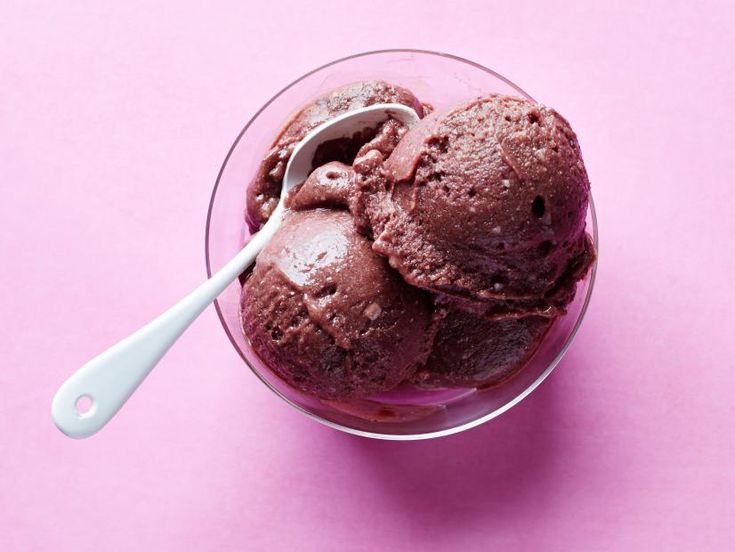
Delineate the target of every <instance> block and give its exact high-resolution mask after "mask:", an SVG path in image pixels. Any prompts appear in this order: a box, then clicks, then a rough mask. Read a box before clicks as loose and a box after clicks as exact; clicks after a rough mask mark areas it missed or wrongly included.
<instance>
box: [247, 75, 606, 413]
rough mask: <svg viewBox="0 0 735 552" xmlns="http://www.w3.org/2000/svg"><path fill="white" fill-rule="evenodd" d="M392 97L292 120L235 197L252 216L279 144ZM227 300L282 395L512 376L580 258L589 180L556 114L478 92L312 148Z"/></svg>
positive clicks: (381, 93) (354, 392) (474, 383)
mask: <svg viewBox="0 0 735 552" xmlns="http://www.w3.org/2000/svg"><path fill="white" fill-rule="evenodd" d="M386 102H399V103H403V104H405V105H410V106H412V107H413V108H414V109H415V110H416V111H417V113H418V114H419V116H423V115H424V114H425V113H428V110H426V111H425V110H424V108H423V107H422V104H421V103H420V102H419V100H418V99H416V97H415V96H413V94H411V92H409V91H408V90H405V89H403V88H400V87H398V86H394V85H391V84H388V83H385V82H380V81H374V82H366V83H357V84H352V85H348V86H345V87H342V88H339V89H337V90H335V91H334V92H332V93H330V94H327V95H325V96H322V97H320V98H318V99H317V100H315V101H314V102H312V103H311V104H309V105H308V106H307V107H306V108H304V109H302V110H301V111H300V112H298V113H297V114H296V115H295V116H294V117H293V118H292V119H291V120H290V122H289V123H288V124H287V125H286V127H284V130H282V131H281V133H280V134H279V135H278V137H277V138H276V140H275V142H274V146H273V148H272V149H271V151H270V152H269V153H268V154H267V155H266V157H265V159H264V161H263V164H262V166H261V168H260V170H259V172H258V174H257V176H256V178H255V180H254V182H253V183H252V185H251V186H250V188H249V189H248V220H249V222H250V223H251V225H253V226H255V227H257V226H259V225H260V224H262V223H263V222H264V221H265V220H267V217H268V215H269V214H270V212H271V211H272V209H273V207H274V206H275V204H276V202H277V200H278V197H279V195H280V184H281V178H282V177H283V171H284V169H285V165H286V163H287V161H288V159H289V156H290V154H291V151H292V149H293V146H294V145H295V144H296V143H297V142H298V140H300V139H301V138H302V137H303V136H304V134H305V133H306V132H307V131H308V130H309V129H311V128H313V127H315V126H316V125H318V124H320V123H322V122H324V121H325V120H328V119H329V118H330V117H334V116H335V115H338V114H340V113H343V112H345V111H348V110H351V109H355V108H359V107H363V106H366V105H371V104H374V103H386ZM313 165H314V167H315V168H314V170H313V172H312V173H311V175H310V176H309V178H308V179H307V181H306V182H305V183H304V184H303V185H302V186H300V187H299V188H297V189H296V190H295V191H294V192H292V194H291V196H290V197H289V198H287V203H286V206H287V208H288V210H289V211H288V213H289V214H288V215H287V218H286V220H285V222H284V224H283V225H282V227H281V228H280V229H279V230H278V232H277V233H276V235H275V237H274V238H273V239H272V240H271V242H270V243H269V244H268V245H267V246H266V248H265V249H264V250H263V252H261V254H260V255H259V256H258V259H257V261H256V265H255V268H254V270H253V272H252V274H251V276H250V277H249V278H248V279H247V280H246V281H245V284H244V287H243V296H242V321H243V330H244V332H245V334H246V336H247V337H248V338H249V339H250V341H251V343H252V345H253V348H254V349H255V351H256V352H257V353H258V354H259V355H260V356H261V357H262V358H263V360H264V361H265V362H266V363H267V364H268V366H270V368H271V369H272V370H273V371H274V372H275V373H277V374H278V375H279V376H281V377H282V378H283V379H284V380H286V381H287V382H288V383H290V384H291V385H292V386H294V387H296V388H298V389H300V390H302V391H304V392H306V393H309V394H312V395H315V396H318V397H321V398H324V399H330V400H332V399H336V400H341V399H354V398H365V397H370V396H374V395H376V394H379V393H381V392H384V391H388V390H390V389H392V388H394V387H396V386H397V385H399V384H400V383H402V382H408V383H412V384H415V385H419V386H421V387H456V386H460V387H488V386H494V385H498V384H501V383H502V382H504V381H506V380H507V379H508V378H510V377H512V376H513V375H514V374H516V373H517V372H518V371H519V370H520V369H521V368H522V367H523V366H524V365H525V363H526V362H527V361H528V359H529V358H530V357H531V356H532V355H533V353H534V352H535V350H536V349H537V348H538V346H539V344H540V343H541V341H542V340H543V338H544V336H545V335H546V332H547V331H548V330H549V328H550V327H551V325H552V324H553V323H554V320H555V318H556V317H557V316H559V315H560V314H562V313H563V312H564V310H565V308H566V306H567V305H568V304H569V303H570V302H571V301H572V300H573V298H574V292H575V288H576V284H577V282H578V281H579V280H580V279H581V278H583V277H584V275H585V274H586V272H587V270H588V268H589V266H590V265H591V263H592V262H593V260H594V255H595V253H594V249H593V247H592V243H591V240H590V238H589V236H588V235H587V233H586V231H585V215H586V212H587V205H588V201H589V181H588V178H587V173H586V171H585V168H584V164H583V162H582V156H581V153H580V150H579V146H578V144H577V139H576V136H575V134H574V132H573V131H572V129H571V128H570V126H569V124H568V123H567V122H566V120H565V119H563V118H562V117H561V116H560V115H559V114H557V113H556V112H555V111H554V110H552V109H549V108H547V107H544V106H541V105H539V104H536V103H533V102H530V101H527V100H523V99H519V98H512V97H507V96H488V97H485V98H480V99H476V100H472V101H469V102H466V103H464V104H461V105H458V106H456V107H454V108H451V109H447V110H444V111H439V112H434V113H431V114H428V115H427V116H426V117H425V118H424V119H423V120H422V121H421V122H420V123H418V124H417V125H416V126H414V127H413V128H412V129H410V130H408V129H406V127H405V126H404V125H403V124H401V123H399V122H398V121H395V120H392V119H390V120H388V121H387V122H385V123H383V124H382V125H380V127H378V128H377V129H366V130H364V131H361V132H359V133H357V134H356V135H355V136H353V137H352V138H349V139H342V140H337V141H333V142H332V143H327V144H324V146H323V147H322V148H320V149H319V150H318V151H317V154H316V156H315V158H314V161H313Z"/></svg>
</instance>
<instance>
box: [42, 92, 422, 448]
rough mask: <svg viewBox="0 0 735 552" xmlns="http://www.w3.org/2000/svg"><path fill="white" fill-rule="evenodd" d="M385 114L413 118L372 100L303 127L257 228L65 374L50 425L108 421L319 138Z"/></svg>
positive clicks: (300, 170) (239, 264)
mask: <svg viewBox="0 0 735 552" xmlns="http://www.w3.org/2000/svg"><path fill="white" fill-rule="evenodd" d="M389 117H394V118H396V119H398V120H399V121H401V122H402V123H404V124H406V125H408V126H411V125H413V124H414V123H416V122H417V121H418V116H417V115H416V112H415V111H414V110H413V109H411V108H410V107H407V106H405V105H401V104H376V105H371V106H369V107H365V108H362V109H357V110H354V111H349V112H347V113H344V114H343V115H340V116H338V117H335V118H334V119H331V120H329V121H327V122H325V123H323V124H321V125H319V126H318V127H316V128H315V129H313V130H312V131H311V132H309V133H308V134H307V135H306V136H305V137H304V139H303V140H301V142H299V143H298V144H297V145H296V147H295V148H294V151H293V154H292V155H291V159H290V160H289V162H288V165H287V166H286V172H285V174H284V177H283V189H282V191H281V200H280V201H279V203H278V205H277V206H276V208H275V210H274V211H273V214H272V215H271V216H270V219H268V222H267V223H266V224H265V225H264V226H263V228H261V229H260V231H259V232H257V233H256V234H255V235H253V237H252V238H251V239H250V241H249V242H248V243H247V244H246V245H245V247H244V248H243V249H242V250H241V251H240V252H239V253H238V254H237V255H236V256H235V257H234V258H233V259H232V260H231V261H230V262H228V263H227V264H226V265H225V266H223V267H222V268H221V269H220V270H219V271H218V272H217V273H216V274H214V275H213V276H212V277H211V278H210V279H209V280H207V281H206V282H204V283H203V284H202V285H200V286H199V287H198V288H197V289H195V290H194V291H193V292H191V293H190V294H189V295H187V296H186V297H184V298H183V299H182V300H181V301H179V302H178V303H176V304H175V305H174V306H173V307H171V308H170V309H168V310H167V311H166V312H164V313H163V314H161V315H160V316H159V317H158V318H155V319H154V320H152V321H151V322H149V323H148V324H146V325H145V326H143V327H142V328H140V329H139V330H138V331H136V332H135V333H133V334H131V335H129V336H128V337H126V338H125V339H123V340H122V341H120V342H119V343H117V344H116V345H113V346H112V347H111V348H109V349H107V350H106V351H105V352H104V353H102V354H100V355H99V356H97V357H95V358H93V359H92V360H90V361H89V362H88V363H87V364H85V365H84V366H82V367H81V368H80V369H79V370H77V371H76V372H75V373H74V374H73V375H72V376H71V377H70V378H69V379H67V380H66V381H65V382H64V383H63V384H62V385H61V387H60V388H59V390H58V391H57V392H56V395H55V396H54V399H53V402H52V403H51V415H52V416H53V419H54V422H55V423H56V426H57V427H58V428H59V429H60V430H61V431H62V432H63V433H65V434H66V435H68V436H69V437H73V438H75V439H80V438H83V437H89V436H90V435H93V434H94V433H96V432H97V431H99V430H100V429H101V428H102V427H103V426H104V425H105V424H106V423H107V422H108V421H110V419H111V418H112V417H113V416H114V415H115V413H117V411H118V410H120V408H121V407H122V405H123V404H125V401H127V400H128V398H129V397H130V396H131V395H132V394H133V392H134V391H135V390H136V389H137V387H138V386H139V385H140V384H141V383H142V382H143V380H144V379H145V377H146V376H147V375H148V374H149V373H150V371H151V370H152V369H153V367H154V366H155V365H156V364H157V363H158V361H159V360H161V358H162V357H163V355H164V354H166V351H168V350H169V348H170V347H171V345H173V344H174V342H175V341H176V340H177V339H178V338H179V337H180V336H181V334H183V333H184V331H185V330H186V329H187V328H188V327H189V326H190V325H191V323H192V322H193V321H194V320H195V319H196V317H197V316H199V315H200V314H201V312H202V311H203V310H204V309H205V308H206V307H207V305H209V304H210V303H211V302H212V301H214V299H215V298H216V297H217V296H218V295H219V294H220V293H222V291H223V290H224V289H225V288H226V287H227V286H228V285H229V284H230V283H231V282H232V281H234V280H235V279H236V278H237V277H238V276H239V275H240V274H241V273H242V272H243V271H244V270H245V269H246V268H247V267H248V266H250V265H251V264H252V263H253V261H254V260H255V257H256V256H257V255H258V253H260V251H261V249H263V247H264V246H265V244H266V243H268V240H270V238H271V237H272V236H273V234H274V233H275V231H276V230H277V229H278V227H279V226H280V224H281V220H282V218H283V210H284V207H283V200H284V198H285V197H286V196H287V195H288V192H289V191H290V190H291V189H292V188H293V187H294V186H297V185H299V184H301V183H302V182H304V180H306V177H307V176H308V175H309V172H310V171H311V164H312V160H313V158H314V153H315V152H316V149H317V147H318V146H319V144H321V143H323V142H325V141H327V140H333V139H335V138H343V137H350V136H352V135H353V134H354V133H355V132H358V131H361V130H363V129H365V128H374V127H376V126H378V125H379V124H380V123H381V122H383V121H385V120H386V119H388V118H389Z"/></svg>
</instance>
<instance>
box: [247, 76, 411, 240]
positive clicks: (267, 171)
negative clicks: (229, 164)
mask: <svg viewBox="0 0 735 552" xmlns="http://www.w3.org/2000/svg"><path fill="white" fill-rule="evenodd" d="M383 103H385V104H387V103H399V104H403V105H406V106H409V107H411V108H413V109H414V110H415V111H416V113H417V114H418V116H419V117H422V116H423V114H424V106H423V105H422V104H421V102H419V100H418V99H417V98H416V97H415V96H414V95H413V94H412V93H411V92H410V91H409V90H406V89H405V88H401V87H400V86H395V85H393V84H390V83H387V82H384V81H365V82H356V83H352V84H348V85H345V86H342V87H340V88H337V89H336V90H333V91H331V92H329V93H328V94H324V95H323V96H320V97H318V98H317V99H315V100H313V101H312V102H310V103H309V104H307V105H306V106H305V107H304V108H302V109H301V110H300V111H298V112H297V113H296V114H295V115H293V117H292V118H291V120H290V121H289V122H288V123H286V125H285V126H284V127H283V129H282V130H281V132H280V133H279V134H278V135H277V136H276V138H275V139H274V141H273V145H272V146H271V149H270V150H269V151H268V153H267V154H266V155H265V158H264V159H263V162H262V163H261V165H260V167H259V169H258V173H257V175H256V176H255V179H254V180H253V182H252V183H251V184H250V186H249V187H248V190H247V212H246V215H247V220H248V223H249V225H250V226H251V228H252V229H254V230H257V229H258V228H260V227H261V226H262V225H263V224H264V223H265V221H267V220H268V217H269V216H270V214H271V213H272V212H273V209H275V207H276V205H277V204H278V199H279V197H280V193H281V182H282V180H283V174H284V171H285V170H286V165H287V164H288V160H289V158H290V157H291V153H292V152H293V148H294V147H295V146H296V144H297V143H298V142H299V141H300V140H301V139H303V138H304V136H306V134H307V132H309V131H310V130H312V129H313V128H315V127H317V126H318V125H320V124H322V123H324V122H326V121H328V120H330V119H333V118H334V117H336V116H337V115H341V114H342V113H346V112H348V111H352V110H354V109H359V108H362V107H367V106H369V105H374V104H383ZM370 138H372V136H371V135H365V136H359V137H358V139H356V140H353V141H349V140H346V141H345V140H340V141H339V142H337V143H331V144H325V145H324V147H322V148H321V150H320V151H318V152H317V155H315V166H318V165H321V164H323V163H326V162H328V161H342V162H344V163H351V162H352V159H353V158H354V156H355V154H356V153H357V149H359V148H360V146H361V145H362V144H363V143H364V142H366V141H368V140H370Z"/></svg>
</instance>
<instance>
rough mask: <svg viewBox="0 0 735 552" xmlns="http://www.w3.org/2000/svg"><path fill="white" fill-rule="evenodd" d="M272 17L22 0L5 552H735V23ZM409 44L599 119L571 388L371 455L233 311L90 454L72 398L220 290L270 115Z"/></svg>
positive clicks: (565, 9) (575, 116) (9, 108)
mask: <svg viewBox="0 0 735 552" xmlns="http://www.w3.org/2000/svg"><path fill="white" fill-rule="evenodd" d="M251 4H252V3H249V2H230V3H229V5H226V4H225V3H213V2H201V3H187V4H186V5H183V4H182V5H179V3H168V4H158V3H155V4H154V3H150V2H126V3H121V5H120V6H118V7H106V8H102V7H100V5H99V3H96V2H87V3H79V2H77V3H71V5H67V4H66V3H60V2H46V3H39V2H10V3H8V2H5V3H4V4H3V8H2V10H0V15H2V17H0V37H2V48H0V175H1V176H2V187H3V188H2V189H3V199H2V202H0V220H2V224H3V232H2V233H0V255H1V256H0V258H2V262H3V270H2V271H1V272H0V280H1V281H0V284H1V288H0V289H2V290H3V291H2V295H1V296H0V297H1V304H2V314H3V319H4V322H5V323H4V325H3V346H2V352H1V353H0V364H1V365H2V370H0V389H2V399H1V400H0V410H1V411H2V416H0V438H1V439H2V449H0V452H1V454H0V550H4V551H5V550H10V551H15V550H24V551H25V550H54V551H58V550H62V551H65V550H74V551H83V550H133V549H135V550H159V551H166V550H206V549H210V550H211V549H220V550H245V549H247V550H265V549H268V550H281V549H283V550H410V549H413V550H488V549H491V548H499V549H505V550H510V549H521V550H547V551H548V550H552V551H553V550H612V549H617V550H652V549H665V550H692V549H696V550H725V549H732V547H733V545H735V524H733V519H735V507H734V506H733V504H734V500H735V470H734V469H733V465H734V462H733V456H734V455H735V441H734V437H733V419H734V415H735V410H734V408H733V392H735V364H734V361H733V358H735V344H734V336H735V323H734V322H733V320H734V319H735V316H734V315H735V295H734V294H733V293H732V291H731V290H732V279H733V274H734V273H735V252H734V251H735V247H734V246H733V235H735V193H734V192H733V182H735V169H734V167H735V165H733V163H732V156H733V151H735V140H734V139H733V122H734V120H735V119H734V118H733V109H732V106H731V105H730V103H731V102H730V100H731V99H732V97H733V95H735V66H734V65H733V61H732V60H733V57H732V52H733V51H735V39H733V36H734V35H733V34H732V21H733V17H734V16H735V10H733V8H732V4H731V3H729V2H725V1H723V2H712V1H704V2H699V3H696V5H695V4H693V3H692V2H679V1H673V2H672V1H666V2H664V1H651V2H645V3H637V2H636V3H633V2H629V3H628V4H629V6H628V7H619V6H618V3H616V2H607V3H605V5H604V6H602V7H600V6H598V7H593V6H592V4H593V3H588V2H581V1H580V2H576V3H572V2H561V1H558V2H554V1H551V2H528V1H517V2H502V3H498V4H497V5H494V6H493V5H491V4H490V3H489V2H487V0H483V1H478V2H468V3H466V4H465V5H466V7H465V8H459V7H457V6H456V5H452V4H451V3H445V2H441V3H439V2H437V3H436V4H435V5H436V7H434V5H433V4H430V3H429V2H411V3H408V2H406V3H398V2H395V1H390V2H387V1H377V0H374V1H373V2H372V3H371V5H372V6H373V8H371V9H369V10H368V9H362V8H360V7H354V8H349V9H347V8H345V7H344V3H343V2H323V3H320V6H321V5H324V8H320V9H308V8H306V7H304V5H303V3H301V2H286V1H281V2H261V3H258V4H257V6H253V5H251ZM644 4H645V7H644ZM440 5H441V6H443V7H439V6H440ZM330 7H331V9H330ZM388 8H390V9H391V10H395V13H394V14H393V15H391V16H390V17H385V16H384V15H382V14H381V11H383V10H385V9H388ZM432 35H436V36H439V38H435V39H432V38H431V37H432ZM396 37H401V38H400V42H396ZM396 45H398V46H410V47H417V48H430V49H436V50H444V51H448V52H452V53H456V54H458V55H462V56H465V57H468V58H470V59H473V60H476V61H478V62H480V63H483V64H485V65H488V66H490V67H492V68H494V69H496V70H497V71H499V72H500V73H501V74H503V75H506V76H507V77H509V78H510V79H512V80H513V81H515V82H517V83H518V84H519V85H521V86H522V87H523V88H525V89H526V90H528V92H529V93H530V94H532V95H533V96H535V97H537V98H539V99H540V100H542V101H544V102H545V103H548V104H550V105H552V106H555V107H557V108H558V109H559V110H560V111H561V112H562V113H564V114H565V115H566V116H567V117H568V118H569V120H570V121H571V122H572V124H573V126H574V127H575V128H576V130H577V132H578V134H579V136H580V141H581V144H582V148H583V151H584V154H585V158H586V161H587V167H588V169H589V173H590V175H591V179H592V181H593V186H594V195H595V200H596V202H597V205H598V213H599V219H600V229H601V260H600V271H599V275H598V281H597V289H596V293H595V296H594V297H593V300H592V306H591V308H590V311H589V314H588V318H587V320H586V323H585V324H584V325H583V327H582V330H581V332H580V333H579V336H578V338H577V341H576V342H575V344H574V345H573V347H572V349H571V350H570V352H569V354H568V355H567V357H566V358H565V359H564V361H563V362H562V364H561V365H560V367H559V369H558V370H557V371H556V372H555V373H554V374H553V375H552V377H551V378H550V379H549V380H548V381H547V382H545V383H544V384H543V385H542V386H541V388H540V389H539V390H538V391H536V392H535V393H534V394H533V395H532V396H531V397H530V398H529V399H528V400H526V401H524V402H523V403H522V404H521V405H519V406H518V407H517V408H515V409H513V410H511V411H510V412H509V413H507V414H505V415H503V416H501V417H500V418H499V419H497V420H495V421H492V422H490V423H489V424H487V425H485V426H482V427H480V428H478V429H475V430H472V431H469V432H467V433H464V434H461V435H458V436H454V437H449V438H445V439H441V440H436V441H427V442H414V443H390V442H377V441H375V442H373V441H367V440H364V439H361V438H357V437H350V436H347V435H343V434H340V433H337V432H335V431H333V430H330V429H328V428H325V427H322V426H320V425H318V424H316V423H315V422H312V421H310V420H308V419H306V418H304V417H303V416H301V415H300V414H298V413H296V412H295V411H293V410H291V409H289V408H288V407H287V406H286V405H284V404H283V403H281V402H280V400H279V399H277V398H276V397H275V396H274V395H272V394H271V393H270V391H268V390H267V389H266V388H265V387H264V386H263V385H261V384H260V383H259V382H258V381H257V380H256V378H255V376H253V375H252V374H251V373H250V372H249V371H248V370H247V369H246V368H245V367H244V366H243V365H242V363H241V361H240V359H239V357H237V355H236V354H235V352H234V350H233V349H232V347H231V346H230V344H229V343H228V341H227V338H226V337H225V335H224V333H223V331H222V329H221V328H220V326H219V322H218V321H217V319H216V316H215V313H214V310H212V309H210V310H209V311H207V312H206V313H205V314H204V316H202V318H201V319H200V320H199V321H198V322H197V323H195V325H194V326H193V327H192V328H191V330H190V331H189V332H188V334H187V335H186V337H185V339H183V340H182V341H181V342H180V343H179V344H178V345H177V346H176V347H175V348H174V349H173V350H172V351H171V352H170V354H169V355H168V356H167V357H166V358H165V359H164V361H163V362H162V363H161V364H160V366H159V367H158V369H157V370H156V371H155V372H154V373H153V374H152V376H151V377H150V378H149V380H148V381H146V383H145V384H144V386H143V387H142V388H141V389H140V391H139V392H138V394H136V395H135V397H134V398H133V399H132V400H131V401H130V402H129V404H128V406H127V407H126V408H125V410H124V411H123V412H121V414H120V415H119V416H118V417H117V418H116V419H115V420H114V421H113V422H112V423H111V424H110V425H109V426H108V427H107V428H106V429H105V430H104V431H103V432H102V433H100V434H99V435H97V436H96V437H94V438H92V439H90V440H87V441H79V442H77V441H72V440H69V439H67V438H65V437H64V436H62V435H61V434H60V433H59V432H58V431H57V430H56V429H55V428H54V427H53V424H52V423H51V419H50V415H49V403H50V400H51V397H52V395H53V393H54V391H55V389H56V387H57V386H58V384H60V383H61V381H63V379H64V378H65V377H66V376H67V375H68V374H69V373H70V372H71V371H72V370H73V369H75V368H76V367H78V366H79V365H81V364H82V363H83V362H84V361H86V360H87V359H88V358H89V357H90V356H92V355H94V354H95V353H97V352H99V351H100V350H101V349H103V348H104V347H106V346H107V345H109V344H111V343H113V342H114V341H115V340H117V339H118V338H120V337H122V336H124V335H125V334H126V333H127V332H129V331H131V330H133V329H135V328H136V327H137V326H139V325H140V324H142V323H143V322H145V321H146V320H147V319H148V318H150V317H151V316H153V315H154V314H157V313H158V312H159V311H160V310H161V309H163V308H164V307H166V306H168V305H169V304H170V303H171V302H173V301H174V300H176V299H178V298H179V297H180V296H181V295H183V294H184V293H185V292H186V291H188V290H189V289H190V288H192V286H194V285H195V284H196V283H198V282H199V281H200V280H201V279H202V278H203V276H204V260H203V258H204V253H203V234H204V219H205V216H206V209H207V204H208V200H209V195H210V192H211V187H212V184H213V182H214V179H215V177H216V174H217V171H218V170H219V167H220V164H221V162H222V160H223V158H224V156H225V154H226V152H227V150H228V148H229V146H230V144H231V143H232V141H233V139H234V137H235V136H236V134H237V133H238V131H239V130H240V128H241V127H242V125H243V124H244V122H245V121H246V120H247V119H248V118H250V116H251V115H252V114H253V113H254V112H255V111H256V109H258V107H259V106H260V105H261V104H262V103H264V102H265V101H266V100H267V99H268V98H269V97H270V96H271V95H272V93H273V92H274V91H276V90H278V89H280V88H281V87H283V86H284V85H286V84H287V83H288V82H289V81H290V80H291V79H293V78H294V77H296V76H298V75H300V74H301V73H303V72H304V71H306V70H308V69H311V68H313V67H315V66H317V65H320V64H322V63H325V62H327V61H330V60H332V59H334V58H336V57H340V56H342V55H346V54H350V53H354V52H358V51H363V50H368V49H378V48H383V47H395V46H396Z"/></svg>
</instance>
